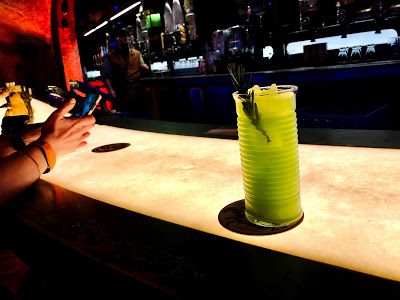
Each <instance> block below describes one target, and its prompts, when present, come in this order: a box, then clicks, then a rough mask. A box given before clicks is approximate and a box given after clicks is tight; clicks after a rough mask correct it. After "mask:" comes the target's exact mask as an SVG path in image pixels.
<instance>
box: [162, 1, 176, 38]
mask: <svg viewBox="0 0 400 300" xmlns="http://www.w3.org/2000/svg"><path fill="white" fill-rule="evenodd" d="M164 23H165V33H172V32H174V20H173V16H172V10H171V6H169V3H168V2H165V6H164Z"/></svg>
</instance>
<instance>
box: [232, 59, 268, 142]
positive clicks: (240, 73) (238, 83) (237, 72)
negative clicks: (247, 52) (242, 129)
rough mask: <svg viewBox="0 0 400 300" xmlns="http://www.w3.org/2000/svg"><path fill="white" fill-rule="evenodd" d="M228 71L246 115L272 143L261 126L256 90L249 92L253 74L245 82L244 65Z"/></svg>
mask: <svg viewBox="0 0 400 300" xmlns="http://www.w3.org/2000/svg"><path fill="white" fill-rule="evenodd" d="M228 70H229V73H230V74H231V77H232V83H233V85H234V87H235V89H236V91H237V92H238V96H239V98H240V99H241V100H242V105H243V111H244V113H245V114H246V116H247V117H248V118H249V119H250V120H251V123H252V124H253V125H254V126H255V127H256V129H257V130H259V131H261V133H262V134H263V135H264V136H265V137H266V138H267V142H270V141H271V140H270V138H269V136H268V135H267V133H266V132H265V130H264V129H263V128H262V127H261V125H260V114H259V113H258V108H257V103H255V102H254V89H251V91H250V90H249V87H250V82H251V77H252V74H250V78H249V81H248V82H246V81H245V80H244V68H243V66H242V64H240V65H239V66H238V67H237V68H236V67H235V68H232V67H228Z"/></svg>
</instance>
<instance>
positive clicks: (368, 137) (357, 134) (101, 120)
mask: <svg viewBox="0 0 400 300" xmlns="http://www.w3.org/2000/svg"><path fill="white" fill-rule="evenodd" d="M96 123H97V124H100V125H109V126H113V127H119V128H125V129H134V130H140V131H149V132H156V133H164V134H176V135H188V136H197V137H209V138H222V139H237V138H238V134H237V129H236V126H232V125H218V124H216V125H212V124H195V123H178V122H168V121H154V120H142V119H134V118H125V117H119V116H115V115H99V116H96ZM298 133H299V143H300V144H313V145H331V146H352V147H371V148H393V149H400V130H361V129H331V128H302V127H300V128H298Z"/></svg>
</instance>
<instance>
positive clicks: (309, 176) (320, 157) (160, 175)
mask: <svg viewBox="0 0 400 300" xmlns="http://www.w3.org/2000/svg"><path fill="white" fill-rule="evenodd" d="M43 106H46V104H44V103H42V102H41V103H39V102H38V101H34V102H33V107H34V108H35V110H36V111H37V115H35V118H36V117H37V118H38V119H41V118H40V114H41V113H40V112H43V113H46V112H47V113H49V108H48V107H43ZM0 117H1V115H0ZM87 141H88V145H87V146H86V147H83V148H80V149H77V150H76V151H75V152H74V153H71V154H69V155H65V156H62V157H59V158H57V165H56V167H55V168H54V170H52V171H51V172H50V173H48V174H45V175H43V176H42V179H43V180H46V181H48V182H51V183H54V184H57V185H60V186H62V187H64V188H67V189H69V190H72V191H75V192H78V193H80V194H83V195H85V196H89V197H92V198H94V199H97V200H100V201H103V202H106V203H110V204H112V205H115V206H119V207H122V208H125V209H128V210H132V211H136V212H139V213H142V214H145V215H148V216H151V217H154V218H157V219H161V220H165V221H168V222H172V223H176V224H179V225H182V226H186V227H190V228H194V229H197V230H200V231H204V232H207V233H210V234H214V235H218V236H222V237H226V238H230V239H233V240H237V241H240V242H243V243H248V244H251V245H256V246H259V247H262V248H266V249H271V250H274V251H279V252H282V253H288V254H291V255H295V256H298V257H303V258H306V259H311V260H315V261H319V262H323V263H326V264H331V265H334V266H339V267H343V268H347V269H350V270H355V271H359V272H363V273H367V274H371V275H375V276H380V277H383V278H388V279H393V280H397V281H400V273H399V270H400V240H399V238H398V237H399V236H400V203H399V197H400V186H399V184H398V182H399V181H400V164H395V163H393V162H397V161H400V152H399V150H398V149H377V148H361V147H338V146H319V145H299V156H300V174H301V198H302V206H303V209H304V212H305V218H304V221H303V222H302V223H301V224H300V225H299V226H297V227H296V228H294V229H292V230H290V231H287V232H285V233H281V234H276V235H270V236H247V235H242V234H238V233H234V232H231V231H229V230H227V229H225V228H224V227H222V226H221V225H220V224H219V222H218V214H219V212H220V211H221V209H222V208H224V207H225V206H226V205H228V204H230V203H232V202H234V201H237V200H240V199H243V197H244V192H243V183H242V173H241V165H240V156H239V144H238V141H237V140H227V139H212V138H200V137H192V136H182V135H172V134H161V133H152V132H144V131H136V130H128V129H121V128H114V127H110V126H103V125H96V126H95V127H94V128H93V130H91V135H90V137H89V138H88V139H87ZM112 143H130V144H131V146H130V147H128V148H125V149H122V150H119V151H113V152H108V153H93V152H91V149H93V148H96V147H99V146H102V145H106V144H112ZM66 178H73V179H74V180H65V179H66ZM377 257H379V259H377Z"/></svg>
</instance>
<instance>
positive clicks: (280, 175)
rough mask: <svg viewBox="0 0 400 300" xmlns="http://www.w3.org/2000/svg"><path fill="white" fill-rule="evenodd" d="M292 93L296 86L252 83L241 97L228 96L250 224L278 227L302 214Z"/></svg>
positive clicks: (294, 107) (294, 105)
mask: <svg viewBox="0 0 400 300" xmlns="http://www.w3.org/2000/svg"><path fill="white" fill-rule="evenodd" d="M253 92H254V93H253ZM296 92H297V87H296V86H276V85H272V86H271V87H262V88H260V87H258V86H254V87H253V88H251V89H250V90H249V92H248V94H247V95H239V94H238V93H237V92H236V93H234V94H233V97H234V99H235V102H236V112H237V115H238V118H237V123H238V131H239V145H240V157H241V163H242V171H243V184H244V191H245V207H246V210H245V213H246V218H247V219H248V220H249V221H250V222H252V223H255V224H258V225H262V226H268V227H284V226H287V225H290V224H293V223H295V222H297V221H298V220H299V219H300V218H301V217H302V215H303V210H302V208H301V201H300V171H299V154H298V138H297V119H296V112H295V109H296ZM249 97H250V98H249Z"/></svg>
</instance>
